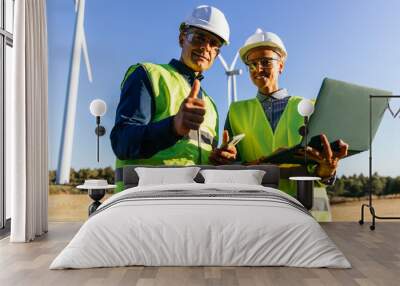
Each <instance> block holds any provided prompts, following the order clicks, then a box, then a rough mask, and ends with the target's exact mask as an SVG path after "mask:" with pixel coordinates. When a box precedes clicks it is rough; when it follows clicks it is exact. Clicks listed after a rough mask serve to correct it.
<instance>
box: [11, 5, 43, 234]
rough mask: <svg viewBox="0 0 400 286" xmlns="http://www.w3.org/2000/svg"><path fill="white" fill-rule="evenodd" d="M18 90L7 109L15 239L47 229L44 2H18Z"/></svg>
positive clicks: (15, 87) (15, 74)
mask: <svg viewBox="0 0 400 286" xmlns="http://www.w3.org/2000/svg"><path fill="white" fill-rule="evenodd" d="M14 9H15V10H14V11H15V18H14V29H15V30H14V31H15V32H14V49H13V51H14V63H15V64H14V71H13V93H12V94H11V96H10V97H8V98H7V99H6V100H8V101H9V103H8V105H7V106H8V107H9V108H7V110H6V122H7V123H6V136H7V140H6V150H7V152H6V153H7V154H6V169H7V171H6V178H7V180H6V181H7V182H6V187H8V188H10V190H11V237H10V241H12V242H27V241H31V240H33V239H35V237H36V236H40V235H42V234H43V233H45V232H47V227H48V223H47V205H48V202H47V200H48V158H47V156H48V155H47V149H48V146H47V145H48V143H47V93H48V90H47V89H48V88H47V80H48V70H47V68H48V67H47V24H46V1H45V0H17V1H15V7H14Z"/></svg>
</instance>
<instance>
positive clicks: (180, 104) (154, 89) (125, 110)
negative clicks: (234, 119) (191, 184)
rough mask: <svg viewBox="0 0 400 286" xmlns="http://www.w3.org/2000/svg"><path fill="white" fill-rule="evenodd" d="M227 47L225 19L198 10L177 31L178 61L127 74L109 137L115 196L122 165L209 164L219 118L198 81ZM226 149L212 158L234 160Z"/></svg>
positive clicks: (211, 9) (209, 8)
mask: <svg viewBox="0 0 400 286" xmlns="http://www.w3.org/2000/svg"><path fill="white" fill-rule="evenodd" d="M228 42H229V25H228V22H227V20H226V18H225V16H224V14H223V13H222V12H221V11H220V10H218V9H217V8H215V7H212V6H206V5H203V6H199V7H197V8H195V9H194V10H193V12H192V14H191V15H190V16H189V17H188V18H187V19H186V20H185V21H184V22H183V23H182V24H181V26H180V34H179V46H180V47H181V49H182V50H181V55H180V59H179V60H177V59H172V60H171V61H170V62H169V63H168V64H153V63H140V64H136V65H133V66H131V67H130V68H129V69H128V71H127V72H126V74H125V77H124V80H123V82H122V84H121V97H120V102H119V104H118V107H117V112H116V119H115V125H114V127H113V129H112V131H111V134H110V139H111V146H112V148H113V151H114V153H115V155H116V157H117V162H116V184H117V189H116V190H117V191H122V190H123V184H122V175H123V174H122V169H123V167H124V166H125V165H194V164H208V163H209V157H210V154H212V150H213V149H214V150H215V149H216V148H215V147H216V145H217V143H218V113H217V108H216V106H215V104H214V102H213V100H212V99H211V97H209V96H208V95H207V94H206V92H205V91H204V89H203V88H201V87H200V81H201V80H202V78H203V72H204V71H206V70H208V69H209V68H210V67H211V66H212V65H213V63H214V61H215V59H216V57H217V56H218V54H219V51H220V49H221V47H222V46H223V45H225V44H228ZM226 149H227V150H226V151H225V150H220V149H218V150H219V151H220V152H214V155H215V156H218V157H220V158H222V159H224V158H225V157H227V158H229V159H231V160H232V159H234V158H235V156H236V149H235V148H232V147H230V148H229V150H228V148H226ZM222 151H223V152H222ZM222 159H221V160H222Z"/></svg>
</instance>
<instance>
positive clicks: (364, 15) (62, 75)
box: [47, 0, 400, 176]
mask: <svg viewBox="0 0 400 286" xmlns="http://www.w3.org/2000/svg"><path fill="white" fill-rule="evenodd" d="M111 3H112V4H111ZM201 4H209V5H213V6H215V7H217V8H219V9H220V10H222V11H223V12H224V14H225V15H226V17H227V19H228V21H229V23H230V27H231V44H230V45H229V46H227V47H224V48H223V49H222V55H223V56H224V57H225V59H226V60H227V61H228V63H230V62H231V61H232V60H233V57H234V55H235V53H236V52H237V50H238V49H239V48H240V47H241V45H243V43H244V41H245V40H246V38H247V37H248V36H249V35H250V34H252V33H254V31H255V30H256V28H258V27H260V28H262V29H264V30H267V31H273V32H275V33H277V34H278V35H279V36H280V37H281V38H282V40H283V41H284V43H285V45H286V48H287V50H288V60H287V64H286V67H285V71H284V73H283V74H282V76H281V78H280V87H285V88H287V89H288V90H289V93H290V94H292V95H299V96H303V97H306V98H315V97H316V96H317V93H318V90H319V88H320V85H321V82H322V79H323V78H324V77H330V78H334V79H339V80H344V81H348V82H353V83H357V84H361V85H367V86H371V87H376V88H381V89H387V90H391V91H392V92H394V93H395V94H400V71H399V68H400V49H399V47H400V17H399V11H400V1H397V0H386V1H376V0H352V1H345V0H338V1H313V0H301V1H300V0H299V1H290V0H280V1H265V0H257V1H240V2H237V3H236V2H233V1H208V2H206V3H205V2H203V1H158V2H154V1H128V0H119V1H112V2H110V1H105V0H86V10H85V24H84V25H85V31H86V39H87V44H88V50H89V57H90V60H91V64H92V71H93V82H92V83H89V82H88V77H87V72H86V68H85V65H84V64H82V65H81V73H80V84H79V95H78V108H77V117H76V123H75V134H74V147H73V156H72V167H74V168H82V167H92V168H97V167H104V166H111V165H113V164H114V155H113V152H112V149H111V145H110V140H109V134H110V131H111V129H112V127H113V123H114V118H115V110H116V107H117V104H118V101H119V85H120V82H121V80H122V77H123V75H124V73H125V71H126V69H127V68H128V67H129V66H130V65H131V64H134V63H137V62H142V61H151V62H155V63H166V62H168V61H169V60H170V59H171V58H173V57H174V58H179V55H180V48H179V45H178V27H179V24H180V22H181V21H182V20H183V19H184V18H185V17H186V16H187V15H188V14H189V13H190V12H191V10H192V9H193V8H194V7H196V6H198V5H201ZM47 15H48V18H47V22H48V41H49V152H50V153H49V167H50V169H55V168H56V166H57V160H58V152H59V145H60V137H61V128H62V118H63V112H64V104H65V97H66V88H67V78H68V70H69V62H70V57H71V48H72V39H73V30H74V25H75V12H74V1H73V0H57V1H55V0H53V1H47ZM82 63H83V62H82ZM238 67H240V68H242V69H244V66H243V64H242V63H240V62H238ZM202 86H203V87H204V88H205V89H206V91H207V92H208V94H210V95H211V96H212V97H213V98H214V100H215V101H216V103H217V106H218V109H219V115H220V126H223V124H224V120H225V117H226V112H227V109H228V107H227V101H226V77H225V75H224V73H223V68H222V66H221V64H220V63H219V62H218V61H217V62H215V64H214V66H213V67H212V68H211V69H210V70H209V71H207V72H206V73H205V79H204V80H203V81H202ZM237 87H238V97H239V100H240V99H247V98H251V97H253V96H255V94H256V89H255V87H254V86H253V85H252V84H251V82H250V79H249V77H248V75H247V72H246V71H245V69H244V73H243V75H242V76H240V77H239V78H238V80H237ZM95 98H101V99H103V100H105V101H106V103H107V105H108V111H107V114H106V115H105V117H104V118H103V121H102V123H103V125H104V126H105V127H106V129H107V134H106V136H104V137H103V138H101V143H100V145H101V153H100V154H101V155H100V163H97V161H96V145H95V144H96V138H95V134H94V128H95V119H94V118H93V117H92V115H90V113H89V104H90V102H91V101H92V100H93V99H95ZM392 106H393V108H394V109H398V108H400V100H398V101H397V102H396V101H393V102H392ZM355 108H356V107H355ZM366 118H367V117H366ZM399 141H400V118H396V119H393V118H391V117H390V116H388V114H387V115H385V117H384V120H383V122H382V124H381V127H380V129H379V130H378V133H377V136H376V139H375V141H374V149H373V150H374V171H378V172H379V173H380V174H384V175H392V176H395V175H400V167H399V166H398V164H396V161H400V148H398V146H399ZM367 170H368V153H367V152H364V153H363V154H360V155H357V156H354V157H351V158H347V159H345V160H343V161H341V164H340V168H339V174H353V173H360V172H363V173H365V174H366V173H367Z"/></svg>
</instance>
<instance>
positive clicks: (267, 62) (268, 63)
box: [246, 58, 280, 72]
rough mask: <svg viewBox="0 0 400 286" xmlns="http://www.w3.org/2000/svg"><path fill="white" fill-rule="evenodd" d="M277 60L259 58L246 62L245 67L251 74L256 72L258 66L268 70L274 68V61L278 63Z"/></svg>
mask: <svg viewBox="0 0 400 286" xmlns="http://www.w3.org/2000/svg"><path fill="white" fill-rule="evenodd" d="M279 60H280V59H279V58H260V59H257V60H254V61H250V62H247V63H246V65H247V67H248V68H249V70H250V71H251V72H253V71H255V70H257V67H258V65H259V64H260V65H261V67H262V68H263V69H270V68H272V67H273V66H274V62H275V61H279Z"/></svg>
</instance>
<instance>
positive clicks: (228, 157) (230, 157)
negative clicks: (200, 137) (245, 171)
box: [209, 130, 237, 165]
mask: <svg viewBox="0 0 400 286" xmlns="http://www.w3.org/2000/svg"><path fill="white" fill-rule="evenodd" d="M228 142H229V133H228V130H224V133H223V134H222V145H221V147H219V148H215V149H213V151H212V152H211V154H210V157H209V161H210V162H211V163H212V164H214V165H226V164H232V163H233V161H235V159H236V155H237V150H236V147H235V146H234V145H232V144H229V143H228Z"/></svg>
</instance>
